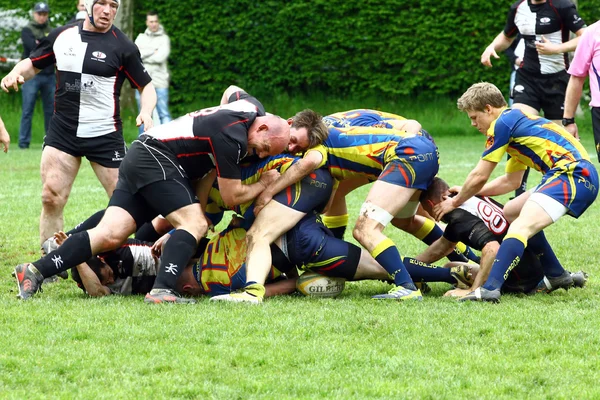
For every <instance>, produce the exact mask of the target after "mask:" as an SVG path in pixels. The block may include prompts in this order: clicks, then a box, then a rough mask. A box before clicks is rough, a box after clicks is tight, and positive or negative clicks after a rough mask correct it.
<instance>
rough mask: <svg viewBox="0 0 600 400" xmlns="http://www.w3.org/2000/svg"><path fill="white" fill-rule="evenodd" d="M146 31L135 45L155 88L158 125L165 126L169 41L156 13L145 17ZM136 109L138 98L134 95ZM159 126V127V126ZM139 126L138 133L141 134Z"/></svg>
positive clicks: (168, 118) (167, 109)
mask: <svg viewBox="0 0 600 400" xmlns="http://www.w3.org/2000/svg"><path fill="white" fill-rule="evenodd" d="M146 26H147V29H146V31H145V32H144V33H141V34H139V35H138V37H137V38H136V39H135V44H136V45H137V46H138V48H139V49H140V53H141V56H142V62H143V63H144V66H145V67H146V70H147V71H148V73H149V74H150V76H151V77H152V83H153V84H154V87H155V88H156V97H157V101H156V111H157V112H158V118H159V120H160V124H166V123H167V122H169V121H170V120H171V114H169V70H168V66H167V60H168V59H169V53H170V52H171V41H170V39H169V36H168V35H167V34H166V33H165V30H164V28H163V27H162V25H160V21H159V19H158V14H157V13H156V11H150V12H148V14H147V15H146ZM135 97H136V100H137V102H138V108H139V105H140V96H139V94H138V93H136V96H135ZM160 124H159V125H160ZM142 128H143V127H141V126H140V133H142V132H143V130H142Z"/></svg>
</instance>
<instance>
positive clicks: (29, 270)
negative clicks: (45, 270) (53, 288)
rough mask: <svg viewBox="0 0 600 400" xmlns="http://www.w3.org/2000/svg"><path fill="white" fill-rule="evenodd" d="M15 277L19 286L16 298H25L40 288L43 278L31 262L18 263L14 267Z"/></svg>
mask: <svg viewBox="0 0 600 400" xmlns="http://www.w3.org/2000/svg"><path fill="white" fill-rule="evenodd" d="M15 278H16V279H17V287H18V288H19V294H18V295H17V297H18V298H20V299H22V300H27V299H29V298H30V297H31V296H33V295H34V294H36V293H37V292H38V291H41V290H42V282H43V280H44V278H43V277H42V274H40V272H39V271H38V270H37V268H36V267H34V266H33V264H29V263H26V264H19V265H17V266H16V267H15Z"/></svg>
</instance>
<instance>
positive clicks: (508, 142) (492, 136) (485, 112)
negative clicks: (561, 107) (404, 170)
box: [434, 82, 598, 302]
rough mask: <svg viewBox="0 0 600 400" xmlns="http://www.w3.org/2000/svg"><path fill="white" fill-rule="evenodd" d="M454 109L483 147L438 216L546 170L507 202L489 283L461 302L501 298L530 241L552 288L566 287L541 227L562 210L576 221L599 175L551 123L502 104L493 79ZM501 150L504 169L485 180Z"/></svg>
mask: <svg viewBox="0 0 600 400" xmlns="http://www.w3.org/2000/svg"><path fill="white" fill-rule="evenodd" d="M458 108H459V109H460V110H461V111H464V112H466V113H467V115H468V116H469V118H470V119H471V125H472V126H474V127H475V128H477V129H478V130H479V131H480V132H481V133H482V134H484V135H487V141H486V149H485V151H484V152H483V155H482V158H481V160H480V161H479V163H478V164H477V166H476V167H475V168H474V169H473V170H472V171H471V172H470V173H469V175H468V176H467V179H466V180H465V183H464V184H463V185H462V187H461V188H457V190H456V191H458V194H457V195H456V196H455V197H450V198H447V199H446V200H444V201H443V202H441V203H440V204H438V205H437V206H436V207H435V208H434V213H435V217H436V218H437V219H440V218H442V217H443V216H444V215H445V214H447V213H448V212H450V211H452V210H454V209H455V208H457V207H459V206H461V205H462V204H463V203H465V202H466V201H467V200H468V199H470V198H471V197H472V196H474V195H476V194H479V195H480V196H496V195H501V194H505V193H508V192H510V191H512V190H514V189H515V188H516V187H517V186H518V185H519V184H520V182H521V178H522V176H523V173H524V171H525V169H526V168H527V167H530V168H533V169H535V170H536V171H538V172H541V173H542V175H543V177H542V181H541V182H540V184H539V185H538V186H537V187H535V188H534V189H533V190H530V191H527V192H525V193H523V194H522V195H520V196H518V197H516V198H515V199H513V200H511V201H509V202H508V203H507V204H506V205H505V207H504V215H505V216H506V218H507V220H508V221H509V222H510V227H509V228H508V232H507V234H506V236H505V237H504V240H503V242H502V244H501V245H500V248H499V250H498V254H497V256H496V258H495V260H494V263H493V265H492V269H491V272H490V274H489V276H488V278H487V281H486V282H485V283H484V285H483V286H481V287H479V288H477V289H475V290H474V291H473V292H471V293H469V294H468V295H467V296H465V297H463V298H462V299H463V300H478V301H482V300H483V301H491V302H497V301H499V299H500V296H501V293H500V288H501V286H502V284H503V283H504V281H505V280H506V277H507V276H508V274H509V273H510V271H511V270H512V269H513V268H514V267H515V266H516V265H517V264H518V263H519V261H520V260H521V257H522V256H523V251H524V249H525V247H527V246H528V247H529V248H530V249H531V250H532V251H533V252H534V253H535V254H545V255H546V256H547V262H543V263H542V267H543V269H544V275H545V277H546V279H547V280H548V284H549V286H550V287H552V288H559V287H562V288H569V287H570V286H572V285H573V279H572V277H571V275H570V274H569V273H568V272H567V271H565V270H564V268H563V267H562V266H561V264H560V262H559V261H558V260H557V259H556V257H553V254H554V253H553V252H552V249H551V248H550V245H549V244H548V241H547V240H546V238H545V236H544V233H543V231H542V230H543V229H544V228H546V227H547V226H550V225H551V224H553V223H554V222H556V221H557V220H558V219H559V218H560V217H561V216H563V215H565V214H569V215H571V216H573V217H575V218H578V217H579V216H580V215H581V214H582V213H583V212H584V211H585V210H586V209H587V208H588V207H589V206H590V205H591V204H592V203H593V201H594V200H595V199H596V196H597V195H598V189H597V188H598V173H597V171H596V168H595V167H594V166H593V165H592V163H591V162H590V159H589V156H588V153H587V151H586V150H585V149H584V148H583V146H582V145H581V144H580V143H579V142H578V141H577V140H576V139H575V138H573V136H571V135H570V134H569V133H568V132H567V131H565V130H564V129H563V128H562V127H560V126H559V125H557V124H555V123H553V122H551V121H550V120H548V119H545V118H541V117H538V116H535V115H529V114H526V113H524V112H523V111H520V110H512V109H509V108H507V105H506V101H505V100H504V96H503V95H502V93H501V92H500V90H498V88H497V87H496V86H494V85H492V84H491V83H487V82H481V83H477V84H475V85H473V86H471V87H470V88H469V89H468V90H467V91H466V92H465V93H464V94H463V95H462V96H461V98H460V99H458ZM505 153H508V155H509V156H510V159H509V160H508V162H507V164H506V173H505V174H504V175H502V176H500V177H498V178H496V179H494V180H492V181H491V182H489V183H487V181H488V179H489V177H490V175H491V173H492V171H493V170H494V168H495V167H496V165H497V164H498V162H500V160H501V159H502V157H503V156H504V154H505Z"/></svg>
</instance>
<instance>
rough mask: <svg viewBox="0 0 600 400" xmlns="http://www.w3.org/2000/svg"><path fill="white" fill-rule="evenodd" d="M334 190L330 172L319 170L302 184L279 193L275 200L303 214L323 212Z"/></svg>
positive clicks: (323, 169) (297, 183)
mask: <svg viewBox="0 0 600 400" xmlns="http://www.w3.org/2000/svg"><path fill="white" fill-rule="evenodd" d="M332 189H333V178H332V177H331V174H330V173H329V170H328V169H327V168H319V169H318V170H316V171H314V172H311V173H310V174H309V175H308V176H306V177H304V178H303V179H302V180H301V181H300V182H296V183H295V184H293V185H292V186H289V187H287V188H286V189H284V190H282V191H281V192H279V193H277V194H276V195H275V196H273V200H275V201H276V202H278V203H280V204H283V205H284V206H287V207H289V208H292V209H294V210H296V211H300V212H303V213H307V212H310V211H313V210H315V211H318V212H321V211H322V210H323V209H325V206H326V205H327V202H328V201H329V197H330V196H331V191H332Z"/></svg>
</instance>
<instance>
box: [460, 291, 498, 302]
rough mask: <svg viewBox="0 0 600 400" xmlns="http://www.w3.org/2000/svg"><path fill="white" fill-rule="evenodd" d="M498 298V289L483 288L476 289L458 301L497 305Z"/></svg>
mask: <svg viewBox="0 0 600 400" xmlns="http://www.w3.org/2000/svg"><path fill="white" fill-rule="evenodd" d="M500 296H501V294H500V289H494V290H488V289H484V288H483V287H478V288H477V289H475V290H473V291H472V292H471V293H469V294H467V295H465V296H463V297H461V298H460V299H458V301H488V302H490V303H499V302H500Z"/></svg>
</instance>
